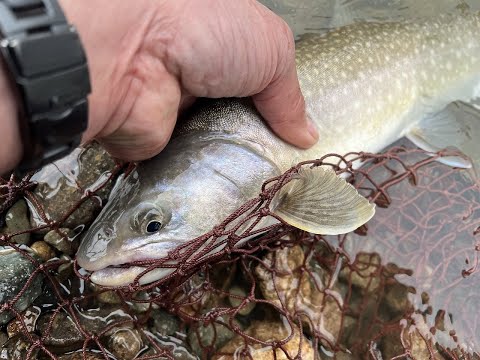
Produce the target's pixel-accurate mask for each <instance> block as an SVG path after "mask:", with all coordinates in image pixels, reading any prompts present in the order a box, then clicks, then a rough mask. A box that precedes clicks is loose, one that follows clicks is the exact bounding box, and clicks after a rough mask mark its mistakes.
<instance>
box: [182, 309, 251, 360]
mask: <svg viewBox="0 0 480 360" xmlns="http://www.w3.org/2000/svg"><path fill="white" fill-rule="evenodd" d="M218 321H220V322H224V323H226V324H228V323H229V321H230V320H229V318H228V317H227V316H220V317H219V318H218ZM234 324H235V325H236V326H238V327H239V328H242V327H241V325H240V323H239V322H238V321H236V320H234ZM234 336H235V334H234V333H233V332H232V331H231V330H230V329H229V328H228V327H226V326H224V325H222V324H219V323H218V322H213V323H210V324H208V325H206V326H204V325H203V324H198V326H192V327H190V328H189V329H188V334H187V338H188V343H189V344H190V347H191V348H192V352H193V353H194V354H196V355H197V356H198V357H200V358H205V355H211V354H212V351H213V352H214V351H216V350H217V349H218V348H220V347H222V346H223V345H224V344H225V343H226V342H227V341H229V340H230V339H232V338H233V337H234Z"/></svg>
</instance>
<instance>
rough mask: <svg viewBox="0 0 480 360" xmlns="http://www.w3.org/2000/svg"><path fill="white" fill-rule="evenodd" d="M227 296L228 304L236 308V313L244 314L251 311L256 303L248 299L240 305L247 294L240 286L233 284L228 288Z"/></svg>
mask: <svg viewBox="0 0 480 360" xmlns="http://www.w3.org/2000/svg"><path fill="white" fill-rule="evenodd" d="M228 292H229V294H230V295H229V297H228V301H229V302H230V305H232V307H234V308H238V314H240V315H243V316H246V315H248V314H250V313H251V312H252V310H253V309H254V308H255V305H256V303H255V302H252V301H248V302H247V303H245V304H243V305H242V302H243V301H244V299H245V298H246V297H247V296H248V294H247V292H246V291H245V290H244V289H243V288H241V287H240V286H237V285H234V286H232V287H231V288H230V290H228Z"/></svg>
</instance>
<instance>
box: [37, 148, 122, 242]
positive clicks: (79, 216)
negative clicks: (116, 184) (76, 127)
mask: <svg viewBox="0 0 480 360" xmlns="http://www.w3.org/2000/svg"><path fill="white" fill-rule="evenodd" d="M114 167H115V161H114V160H113V158H112V157H111V156H110V155H109V154H108V153H107V152H106V151H105V150H104V149H103V148H102V147H101V146H100V145H99V144H97V143H91V144H89V145H87V146H86V147H85V148H84V149H80V148H79V149H76V150H75V151H74V152H72V154H70V155H69V156H67V157H66V158H63V159H61V160H58V161H56V162H55V163H53V164H51V165H48V166H45V167H44V168H43V169H42V170H41V171H40V172H38V173H37V174H35V175H34V177H33V178H32V181H35V182H37V183H38V185H37V186H36V188H35V190H34V191H33V196H34V197H35V199H36V200H37V201H38V202H39V203H40V204H41V206H42V207H43V208H44V209H45V214H46V216H47V218H48V219H50V220H52V221H60V220H61V219H63V217H64V216H65V215H66V214H67V213H68V212H69V211H70V210H71V209H72V208H73V206H74V205H75V204H77V203H78V202H79V201H80V199H82V197H83V196H84V195H85V193H86V191H94V190H96V189H97V188H99V187H100V186H101V185H102V184H104V183H105V181H106V180H107V179H108V178H109V176H110V174H111V171H112V169H113V168H114ZM112 186H113V182H109V183H108V184H106V186H104V187H102V189H100V190H99V191H98V192H96V193H95V196H93V197H91V198H89V199H87V200H86V201H85V202H83V203H82V204H81V205H80V206H79V208H78V209H76V210H75V211H74V212H73V213H72V214H71V215H70V216H69V217H68V218H67V219H66V220H65V221H64V222H63V223H62V224H61V225H62V227H64V228H70V229H75V228H76V227H77V226H79V225H85V224H89V223H90V222H91V221H92V220H93V219H94V217H95V215H96V214H97V212H98V211H99V209H100V204H101V203H103V202H104V201H106V200H107V198H108V194H109V193H110V190H111V189H112ZM28 205H29V207H30V212H31V216H30V222H31V225H32V227H37V226H41V225H46V223H45V221H44V220H43V219H42V216H41V215H40V212H39V211H38V210H37V209H36V207H35V205H34V204H33V203H30V202H29V203H28ZM48 230H49V229H43V230H39V231H38V232H39V233H46V232H48Z"/></svg>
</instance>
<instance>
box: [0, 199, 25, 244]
mask: <svg viewBox="0 0 480 360" xmlns="http://www.w3.org/2000/svg"><path fill="white" fill-rule="evenodd" d="M30 228H31V227H30V221H29V219H28V208H27V203H26V202H25V200H23V199H20V200H18V201H17V202H16V203H15V204H13V206H12V207H11V208H10V209H9V210H8V211H7V213H6V214H5V227H4V228H3V229H2V233H3V234H5V235H11V234H14V233H17V232H20V231H25V230H29V229H30ZM10 240H11V241H12V242H14V243H17V244H23V245H28V244H29V243H30V233H25V234H19V235H16V236H13V237H12V238H10Z"/></svg>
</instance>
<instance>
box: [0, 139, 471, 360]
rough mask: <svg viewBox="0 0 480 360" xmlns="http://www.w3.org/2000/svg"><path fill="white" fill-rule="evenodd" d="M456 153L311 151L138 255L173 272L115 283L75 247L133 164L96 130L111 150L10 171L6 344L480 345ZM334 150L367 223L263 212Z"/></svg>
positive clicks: (398, 351) (449, 352)
mask: <svg viewBox="0 0 480 360" xmlns="http://www.w3.org/2000/svg"><path fill="white" fill-rule="evenodd" d="M442 155H449V154H448V153H447V152H443V153H440V154H436V155H435V156H431V154H430V155H429V154H425V153H424V152H422V151H420V150H418V149H415V148H414V147H413V146H412V145H410V144H409V143H406V142H404V143H398V144H396V145H395V146H392V147H391V148H389V149H388V150H387V151H386V152H384V153H382V154H366V153H352V154H346V155H344V156H339V155H330V156H328V157H325V158H322V159H319V160H316V161H309V162H304V163H301V164H298V165H297V166H295V167H293V168H292V169H290V170H289V171H288V172H286V173H285V174H283V175H282V176H279V177H278V178H275V179H270V180H268V181H267V182H266V183H265V184H264V185H263V187H262V188H261V189H259V196H258V197H257V198H255V199H252V200H251V201H249V202H247V203H246V204H244V205H243V206H242V207H240V208H239V209H238V210H237V211H236V212H235V213H233V214H232V215H231V216H229V217H228V218H227V219H226V220H225V221H224V222H223V223H221V224H219V225H218V226H217V227H215V228H214V229H212V231H211V232H209V233H208V234H205V235H204V236H201V237H200V238H198V239H193V240H192V241H190V242H189V243H187V244H184V245H181V246H180V247H179V248H177V249H175V250H174V251H172V252H170V253H169V256H168V257H167V258H165V259H161V260H154V261H147V262H142V263H140V264H138V263H137V264H136V265H141V266H144V267H145V268H146V270H145V273H146V272H148V271H151V270H153V269H158V268H167V269H170V270H169V272H170V275H168V276H167V277H166V278H164V279H162V280H159V281H157V282H155V283H151V284H147V285H140V284H139V283H138V281H135V282H134V283H132V284H130V285H129V286H125V287H120V288H115V289H108V288H102V287H99V286H95V285H94V284H92V283H91V281H90V280H89V274H88V273H87V272H85V271H84V270H83V269H80V268H79V267H78V266H77V264H76V263H75V257H74V254H75V251H76V249H77V248H78V242H79V239H80V238H81V236H82V234H83V233H84V231H85V226H88V224H89V222H91V221H92V219H93V217H94V215H95V214H97V213H98V211H99V210H100V208H101V206H103V205H104V203H105V201H106V199H107V198H108V193H109V191H110V190H111V188H112V185H113V182H114V180H115V179H116V178H117V176H118V175H119V174H120V173H124V172H127V173H128V172H129V171H133V169H134V166H133V165H132V164H121V163H116V162H115V161H113V160H112V159H110V158H108V157H107V156H106V155H105V154H104V153H103V152H102V150H101V149H100V148H99V147H98V146H97V145H95V144H94V145H91V146H89V147H88V148H87V150H83V151H82V152H80V153H79V152H77V153H75V154H74V157H75V158H76V159H81V161H87V160H88V161H91V162H93V164H95V165H92V164H89V165H85V164H84V163H80V165H79V162H76V160H75V161H73V165H72V162H70V163H69V162H68V161H67V160H64V161H63V162H57V163H56V164H55V165H54V170H56V171H57V175H56V177H54V180H53V183H54V185H53V186H52V185H50V187H47V186H45V184H44V181H45V179H44V178H42V177H38V176H37V177H34V178H33V179H32V178H31V177H30V176H27V177H25V178H24V179H18V178H16V177H14V176H12V177H10V178H8V179H2V180H1V185H0V196H1V199H2V202H1V205H0V206H1V208H0V210H1V211H2V213H3V214H4V217H3V219H2V225H3V230H2V233H3V234H2V235H1V238H0V246H2V247H3V249H1V250H0V277H1V279H0V302H1V306H0V324H2V325H1V326H2V327H1V332H0V345H1V346H2V350H1V353H0V358H1V359H22V360H23V359H62V360H66V359H120V360H125V359H144V360H146V359H195V358H200V359H329V358H335V359H478V358H479V357H478V355H477V353H476V352H477V351H478V345H479V344H480V342H479V340H480V335H478V334H479V333H480V331H479V330H480V329H479V328H478V327H479V324H478V320H477V316H476V314H477V308H478V305H477V304H478V303H479V301H478V300H480V299H479V295H478V294H479V291H478V290H477V288H478V286H477V285H478V284H479V278H478V251H479V250H480V243H479V236H480V235H479V233H480V227H479V225H480V220H479V219H480V192H479V190H478V185H477V184H475V183H474V182H472V181H471V180H470V178H471V177H470V176H469V174H468V173H466V172H465V171H460V170H456V169H452V168H449V167H447V166H444V165H441V164H440V163H438V162H436V161H435V160H436V158H438V157H439V156H442ZM102 157H103V158H102ZM99 158H102V159H104V160H100V163H98V162H96V161H98V160H99ZM105 159H106V160H105ZM357 160H361V161H363V162H364V166H363V167H362V168H360V169H357V170H354V169H353V168H352V163H353V162H354V161H357ZM88 161H87V163H88ZM99 164H100V165H99ZM319 165H323V166H329V167H331V168H332V169H334V170H335V171H337V173H339V174H341V173H349V174H350V177H349V179H350V180H349V181H351V182H352V184H353V185H354V186H355V187H356V188H357V189H358V190H359V192H361V193H362V194H363V195H365V196H366V197H368V198H369V199H370V200H371V201H372V202H374V203H376V204H377V213H376V215H375V217H374V218H373V219H372V220H371V221H370V222H369V223H368V224H367V225H365V226H362V227H361V228H359V229H357V230H356V231H355V232H353V233H351V234H347V235H342V236H319V235H312V234H309V233H305V232H302V231H298V230H295V229H293V228H291V227H290V226H288V225H286V224H284V223H282V221H281V219H277V220H278V224H275V225H272V226H270V227H268V228H266V229H256V228H255V227H254V226H255V224H256V223H258V221H259V220H260V219H261V218H263V217H266V216H274V215H273V214H272V213H271V212H270V207H269V205H270V201H271V199H272V198H273V196H274V195H275V194H276V193H277V192H278V190H279V189H280V188H281V187H282V186H284V185H285V184H286V183H288V182H289V181H291V180H292V179H293V178H294V177H295V174H296V173H298V171H299V169H300V168H302V167H310V166H319ZM85 170H87V171H85ZM92 173H93V174H94V175H91V174H92ZM85 174H86V175H85ZM49 181H50V182H52V179H51V178H50V179H49ZM36 183H39V184H38V185H36ZM52 198H55V199H56V200H55V202H54V203H52V202H51V201H50V200H51V199H52ZM23 199H25V200H26V202H25V200H23ZM67 199H68V201H70V203H68V201H67ZM72 199H74V200H72ZM27 204H28V207H27ZM27 208H28V209H27ZM18 209H20V211H18ZM22 219H23V220H22ZM72 219H73V220H72ZM74 220H75V221H74ZM78 223H80V224H83V225H76V224H78ZM244 223H248V224H250V225H251V226H248V228H246V229H245V228H243V227H242V224H244ZM245 238H248V239H249V240H248V241H244V239H245ZM213 250H216V251H213ZM142 275H143V274H140V275H139V276H138V278H139V277H140V276H142Z"/></svg>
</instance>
